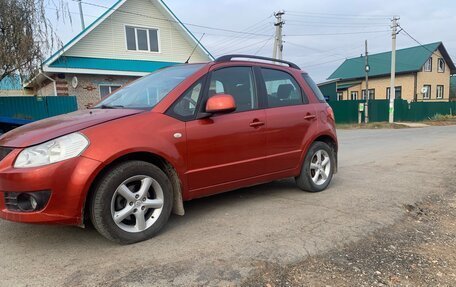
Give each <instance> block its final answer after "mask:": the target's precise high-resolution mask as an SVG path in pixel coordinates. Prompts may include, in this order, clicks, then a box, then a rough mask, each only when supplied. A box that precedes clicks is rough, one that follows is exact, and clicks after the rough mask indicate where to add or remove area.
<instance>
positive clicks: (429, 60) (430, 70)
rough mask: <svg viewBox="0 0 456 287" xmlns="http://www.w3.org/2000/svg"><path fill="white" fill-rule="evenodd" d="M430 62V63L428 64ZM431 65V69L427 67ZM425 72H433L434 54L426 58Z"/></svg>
mask: <svg viewBox="0 0 456 287" xmlns="http://www.w3.org/2000/svg"><path fill="white" fill-rule="evenodd" d="M428 63H429V64H428ZM427 66H429V67H428V68H429V70H427V69H426V67H427ZM423 72H432V56H431V57H429V59H427V60H426V62H425V63H424V65H423Z"/></svg>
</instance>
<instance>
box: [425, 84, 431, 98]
mask: <svg viewBox="0 0 456 287" xmlns="http://www.w3.org/2000/svg"><path fill="white" fill-rule="evenodd" d="M424 87H428V89H427V91H428V92H427V93H426V94H423V100H430V99H431V98H432V85H428V84H425V85H423V88H424ZM427 94H428V95H429V96H428V97H425V95H427Z"/></svg>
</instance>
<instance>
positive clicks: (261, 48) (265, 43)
mask: <svg viewBox="0 0 456 287" xmlns="http://www.w3.org/2000/svg"><path fill="white" fill-rule="evenodd" d="M272 39H274V35H272V36H271V38H269V39H268V40H267V41H266V42H264V44H263V45H262V46H261V47H260V48H259V49H258V50H257V51H256V52H255V53H254V55H258V53H259V52H260V51H261V50H263V48H264V47H265V46H266V45H267V44H268V43H269V41H271V40H272Z"/></svg>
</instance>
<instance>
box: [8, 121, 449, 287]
mask: <svg viewBox="0 0 456 287" xmlns="http://www.w3.org/2000/svg"><path fill="white" fill-rule="evenodd" d="M338 136H339V141H340V154H339V159H340V164H339V172H338V174H337V175H336V176H335V178H334V179H333V182H332V184H331V185H330V187H329V188H328V189H327V190H325V191H324V192H321V193H317V194H314V193H306V192H302V191H301V190H299V189H298V188H296V185H295V184H294V181H293V180H290V179H286V180H281V181H276V182H272V183H269V184H263V185H259V186H254V187H250V188H244V189H240V190H237V191H233V192H228V193H224V194H220V195H216V196H211V197H208V198H204V199H198V200H194V201H190V202H188V203H186V204H185V209H186V215H185V216H183V217H179V216H172V217H171V219H170V221H169V223H168V225H167V226H166V227H165V228H164V230H163V231H162V232H161V233H160V234H159V235H158V236H157V237H155V238H153V239H151V240H148V241H145V242H141V243H138V244H134V245H128V246H119V245H116V244H112V243H110V242H108V241H107V240H105V239H104V238H102V237H101V236H100V235H99V234H97V232H96V231H95V230H93V228H87V229H80V228H75V227H66V226H47V225H27V224H18V223H12V222H7V221H3V220H0V286H8V287H9V286H232V285H240V284H242V283H243V282H244V285H268V284H270V285H271V286H272V285H279V286H280V285H285V286H286V285H287V284H286V282H287V281H289V284H288V285H295V286H296V285H297V286H300V285H323V286H325V285H331V286H344V285H345V286H356V285H366V286H367V285H369V286H370V285H373V286H374V285H375V284H377V285H378V284H379V283H381V284H391V285H394V284H396V285H397V284H402V285H407V284H408V285H409V286H417V285H422V286H426V285H431V286H433V285H438V284H437V283H435V284H434V282H440V283H441V285H456V284H451V282H456V280H453V281H451V279H452V277H451V276H453V275H452V272H450V270H456V268H455V265H454V250H455V248H454V225H452V224H453V222H454V212H453V211H452V209H451V208H454V201H453V199H452V198H451V197H450V195H448V196H449V197H440V196H444V195H445V194H449V193H450V191H451V192H454V190H453V189H451V188H452V187H453V186H454V184H455V182H451V181H452V180H453V179H454V178H455V174H456V173H455V167H456V165H455V163H454V158H455V156H454V155H455V154H456V145H455V144H454V143H455V142H456V126H442V127H427V128H415V129H378V130H344V131H339V134H338ZM450 194H451V193H450ZM429 196H430V197H429ZM439 200H440V202H441V203H439ZM416 202H421V203H419V204H415V203H416ZM445 202H447V203H448V204H447V205H446V203H445ZM406 207H407V208H408V209H409V210H410V211H409V212H407V209H406ZM440 209H441V211H439V210H440ZM446 216H449V217H448V218H447V217H446ZM450 216H453V217H450ZM439 226H444V228H443V229H442V228H440V229H439ZM431 232H433V233H431ZM445 232H447V233H448V234H449V235H452V236H447V235H445ZM375 238H377V239H375ZM445 238H447V239H445ZM452 240H453V241H452ZM432 248H434V250H433V249H432ZM434 251H435V252H434ZM433 252H434V253H433ZM412 255H413V256H412ZM434 261H436V262H434ZM393 262H395V263H393ZM420 268H422V269H420ZM439 272H440V273H439ZM406 276H408V277H406ZM437 280H440V281H437ZM445 280H447V281H445ZM376 281H378V282H376ZM445 282H450V284H447V283H445Z"/></svg>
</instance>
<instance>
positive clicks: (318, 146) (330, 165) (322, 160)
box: [296, 141, 335, 192]
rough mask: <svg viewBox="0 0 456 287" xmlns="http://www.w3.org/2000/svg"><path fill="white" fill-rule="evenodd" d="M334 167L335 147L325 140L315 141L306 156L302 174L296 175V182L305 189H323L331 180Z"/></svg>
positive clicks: (315, 190) (311, 190) (310, 190)
mask: <svg viewBox="0 0 456 287" xmlns="http://www.w3.org/2000/svg"><path fill="white" fill-rule="evenodd" d="M334 168H335V155H334V151H333V149H332V148H331V147H330V146H329V145H328V144H326V143H324V142H319V141H317V142H314V143H313V144H312V145H311V146H310V148H309V151H308V152H307V155H306V157H305V158H304V162H303V165H302V169H301V174H300V175H299V176H298V177H296V184H297V185H298V187H299V188H301V189H302V190H305V191H309V192H319V191H322V190H324V189H326V188H327V187H328V185H329V183H330V182H331V179H332V177H333V173H334Z"/></svg>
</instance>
